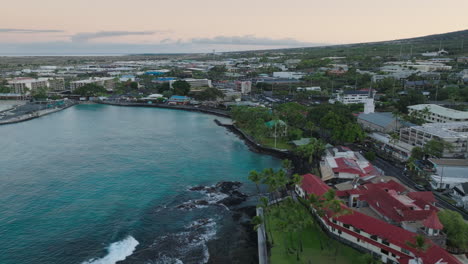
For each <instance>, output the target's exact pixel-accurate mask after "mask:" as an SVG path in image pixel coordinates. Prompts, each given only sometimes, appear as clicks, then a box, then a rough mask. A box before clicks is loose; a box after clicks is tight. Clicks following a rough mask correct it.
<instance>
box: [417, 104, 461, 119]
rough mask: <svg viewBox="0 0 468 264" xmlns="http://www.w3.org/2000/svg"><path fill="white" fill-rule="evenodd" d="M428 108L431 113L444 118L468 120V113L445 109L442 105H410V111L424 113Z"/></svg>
mask: <svg viewBox="0 0 468 264" xmlns="http://www.w3.org/2000/svg"><path fill="white" fill-rule="evenodd" d="M425 108H427V109H428V110H429V111H430V112H431V113H434V114H437V115H440V116H444V117H452V118H456V119H468V112H465V111H458V110H454V109H450V108H445V107H443V106H440V105H435V104H418V105H410V106H408V109H411V110H417V111H422V110H424V109H425Z"/></svg>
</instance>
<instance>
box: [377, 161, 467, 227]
mask: <svg viewBox="0 0 468 264" xmlns="http://www.w3.org/2000/svg"><path fill="white" fill-rule="evenodd" d="M373 164H374V165H375V166H377V167H378V168H380V169H382V170H383V171H384V173H385V175H388V176H393V177H395V178H397V179H398V180H400V181H401V182H402V183H403V184H405V185H406V186H409V187H410V188H412V189H415V190H416V188H415V187H414V185H416V183H415V182H414V181H413V180H411V179H410V178H408V177H406V176H404V174H403V168H399V167H396V166H395V165H393V164H392V163H390V162H388V161H386V160H384V159H382V158H379V157H377V158H376V159H375V161H374V162H373ZM433 193H434V196H435V198H436V199H437V206H439V207H442V208H446V209H450V210H453V211H457V212H459V213H460V214H461V215H462V216H463V218H465V220H468V214H467V213H466V212H465V211H462V210H460V209H459V208H457V207H455V206H453V205H452V204H451V203H449V202H446V201H445V200H443V199H442V198H440V197H439V195H440V194H438V193H437V192H433Z"/></svg>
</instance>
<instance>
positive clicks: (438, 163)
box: [429, 159, 468, 190]
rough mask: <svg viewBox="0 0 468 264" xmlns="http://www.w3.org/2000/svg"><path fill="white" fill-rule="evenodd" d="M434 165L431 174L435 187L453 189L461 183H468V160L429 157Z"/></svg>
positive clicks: (432, 184)
mask: <svg viewBox="0 0 468 264" xmlns="http://www.w3.org/2000/svg"><path fill="white" fill-rule="evenodd" d="M429 161H430V162H431V163H432V164H433V166H434V171H433V174H432V175H431V181H430V183H431V186H432V188H433V189H436V190H438V189H453V188H454V187H456V186H457V185H459V184H464V183H468V174H467V171H468V160H466V159H429Z"/></svg>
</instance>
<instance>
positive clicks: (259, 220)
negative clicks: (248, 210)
mask: <svg viewBox="0 0 468 264" xmlns="http://www.w3.org/2000/svg"><path fill="white" fill-rule="evenodd" d="M251 224H252V225H253V228H254V230H255V231H257V230H258V229H259V228H260V227H261V226H262V224H263V218H262V217H261V216H258V215H256V216H254V217H253V218H252V220H251Z"/></svg>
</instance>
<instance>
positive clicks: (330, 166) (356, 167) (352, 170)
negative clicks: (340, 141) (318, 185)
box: [320, 146, 380, 181]
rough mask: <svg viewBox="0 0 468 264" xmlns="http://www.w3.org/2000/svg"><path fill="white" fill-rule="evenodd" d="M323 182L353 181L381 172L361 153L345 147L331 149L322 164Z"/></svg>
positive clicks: (326, 153)
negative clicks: (335, 180) (334, 180)
mask: <svg viewBox="0 0 468 264" xmlns="http://www.w3.org/2000/svg"><path fill="white" fill-rule="evenodd" d="M320 171H321V173H322V180H323V181H328V180H332V179H337V180H352V179H355V178H360V177H366V176H376V175H379V174H380V172H379V171H378V170H377V169H376V168H375V167H374V166H373V165H372V164H371V163H370V162H369V161H368V160H367V159H366V158H364V157H363V156H362V155H361V154H360V153H359V152H354V151H352V150H351V149H349V148H347V147H343V146H338V147H334V148H329V149H327V150H326V151H325V155H324V157H323V158H322V161H321V162H320Z"/></svg>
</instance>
